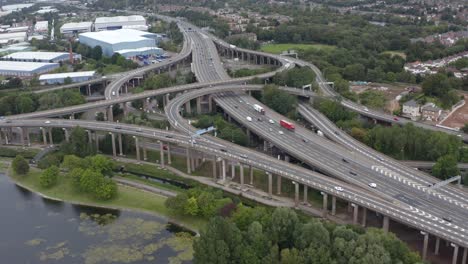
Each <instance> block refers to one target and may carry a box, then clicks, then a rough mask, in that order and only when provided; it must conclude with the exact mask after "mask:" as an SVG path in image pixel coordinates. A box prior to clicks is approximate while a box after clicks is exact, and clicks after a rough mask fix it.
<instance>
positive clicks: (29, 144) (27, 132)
mask: <svg viewBox="0 0 468 264" xmlns="http://www.w3.org/2000/svg"><path fill="white" fill-rule="evenodd" d="M25 133H26V141H27V142H28V147H29V146H31V139H30V138H29V128H26V129H25Z"/></svg>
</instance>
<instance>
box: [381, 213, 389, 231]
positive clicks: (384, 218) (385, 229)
mask: <svg viewBox="0 0 468 264" xmlns="http://www.w3.org/2000/svg"><path fill="white" fill-rule="evenodd" d="M389 224H390V218H388V216H386V215H385V216H384V217H383V225H382V229H383V230H384V232H385V233H386V232H388V226H389Z"/></svg>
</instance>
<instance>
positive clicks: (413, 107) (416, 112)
mask: <svg viewBox="0 0 468 264" xmlns="http://www.w3.org/2000/svg"><path fill="white" fill-rule="evenodd" d="M403 115H406V116H409V117H410V118H411V119H412V120H416V119H418V118H419V117H420V116H421V106H420V105H419V104H418V103H417V102H416V101H415V100H410V101H408V102H406V103H404V104H403Z"/></svg>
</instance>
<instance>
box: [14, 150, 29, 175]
mask: <svg viewBox="0 0 468 264" xmlns="http://www.w3.org/2000/svg"><path fill="white" fill-rule="evenodd" d="M11 167H12V168H13V171H14V172H15V173H16V174H18V175H26V174H28V172H29V164H28V162H27V161H26V159H25V158H24V157H23V156H21V155H17V156H16V157H15V158H14V159H13V161H12V162H11Z"/></svg>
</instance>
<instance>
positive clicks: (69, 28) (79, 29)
mask: <svg viewBox="0 0 468 264" xmlns="http://www.w3.org/2000/svg"><path fill="white" fill-rule="evenodd" d="M92 26H93V22H78V23H66V24H63V25H62V26H61V27H60V33H61V34H63V35H67V36H71V35H74V34H78V33H85V32H91V27H92Z"/></svg>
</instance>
